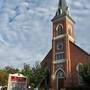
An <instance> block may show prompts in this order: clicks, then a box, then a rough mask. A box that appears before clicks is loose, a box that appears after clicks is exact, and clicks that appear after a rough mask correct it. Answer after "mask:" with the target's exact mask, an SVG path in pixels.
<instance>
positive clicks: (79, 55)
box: [70, 42, 90, 85]
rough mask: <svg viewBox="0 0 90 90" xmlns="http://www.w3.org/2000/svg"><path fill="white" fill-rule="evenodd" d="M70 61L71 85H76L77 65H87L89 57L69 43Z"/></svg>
mask: <svg viewBox="0 0 90 90" xmlns="http://www.w3.org/2000/svg"><path fill="white" fill-rule="evenodd" d="M70 59H71V77H72V81H71V82H72V85H77V84H78V76H77V71H76V66H77V65H78V64H79V63H82V64H87V63H90V55H89V54H88V53H86V52H85V51H83V50H82V49H81V48H80V47H78V46H77V45H75V44H73V43H71V42H70Z"/></svg>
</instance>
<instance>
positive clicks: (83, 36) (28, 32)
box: [0, 0, 90, 67]
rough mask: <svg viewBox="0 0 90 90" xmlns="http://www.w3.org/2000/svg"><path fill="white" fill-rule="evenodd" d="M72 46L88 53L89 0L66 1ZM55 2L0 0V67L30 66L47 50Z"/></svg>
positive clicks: (47, 0) (89, 47)
mask: <svg viewBox="0 0 90 90" xmlns="http://www.w3.org/2000/svg"><path fill="white" fill-rule="evenodd" d="M67 3H68V6H69V10H70V14H71V16H72V18H73V19H74V20H75V21H76V24H75V34H76V43H77V44H78V45H79V46H80V47H81V48H83V49H84V50H86V51H87V52H88V53H90V40H89V38H90V35H89V34H90V29H89V28H90V5H89V4H90V0H67ZM57 5H58V0H0V66H1V67H2V66H7V65H12V66H14V67H22V66H23V63H28V64H30V65H34V63H35V62H36V61H41V60H42V59H43V58H44V57H45V55H46V54H47V53H48V51H49V50H50V49H51V40H52V35H51V34H52V24H51V19H52V18H53V16H54V15H55V12H56V9H57Z"/></svg>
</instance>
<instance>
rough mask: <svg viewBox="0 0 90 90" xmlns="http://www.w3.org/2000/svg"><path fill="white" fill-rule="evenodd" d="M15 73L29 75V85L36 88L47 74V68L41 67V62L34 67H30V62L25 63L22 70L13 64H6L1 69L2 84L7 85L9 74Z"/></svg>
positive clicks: (0, 82) (0, 78)
mask: <svg viewBox="0 0 90 90" xmlns="http://www.w3.org/2000/svg"><path fill="white" fill-rule="evenodd" d="M14 73H21V74H23V75H24V76H27V81H28V85H30V86H31V87H33V88H35V87H36V86H38V84H39V83H40V81H41V80H42V79H43V78H44V77H45V76H46V75H47V69H46V68H44V67H41V65H40V64H39V63H37V64H36V65H35V66H33V67H30V65H29V64H24V65H23V68H22V69H21V70H19V69H18V68H14V67H12V66H6V67H5V68H3V69H0V85H7V83H8V75H9V74H14Z"/></svg>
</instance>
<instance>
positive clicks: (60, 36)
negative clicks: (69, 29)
mask: <svg viewBox="0 0 90 90" xmlns="http://www.w3.org/2000/svg"><path fill="white" fill-rule="evenodd" d="M65 36H66V35H65V34H62V35H59V36H56V37H54V38H53V40H56V39H59V38H63V37H65Z"/></svg>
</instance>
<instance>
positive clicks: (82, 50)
mask: <svg viewBox="0 0 90 90" xmlns="http://www.w3.org/2000/svg"><path fill="white" fill-rule="evenodd" d="M70 43H71V44H73V45H74V46H75V47H76V48H77V49H79V50H80V51H81V52H83V53H85V54H86V55H88V56H90V54H89V53H88V52H86V51H85V50H84V49H82V48H81V47H79V46H78V45H77V44H75V43H73V42H71V41H70Z"/></svg>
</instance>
